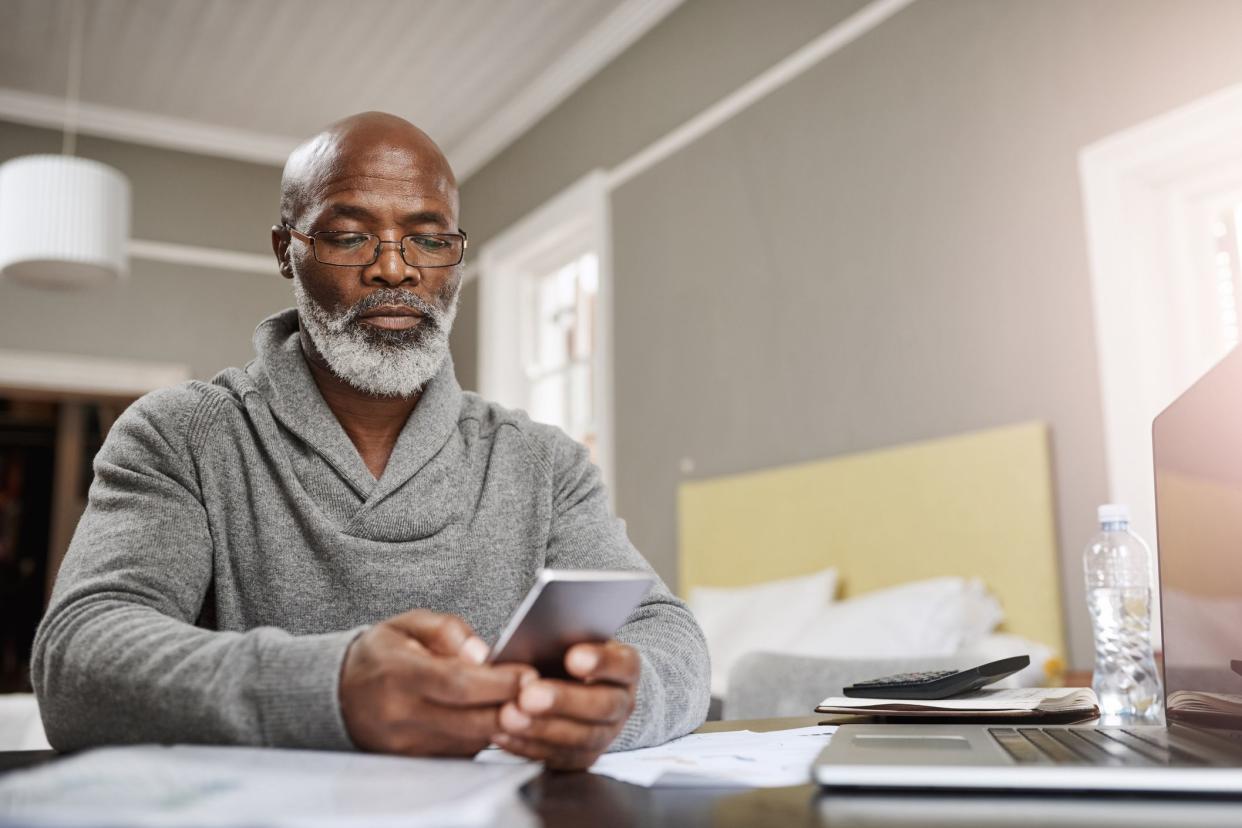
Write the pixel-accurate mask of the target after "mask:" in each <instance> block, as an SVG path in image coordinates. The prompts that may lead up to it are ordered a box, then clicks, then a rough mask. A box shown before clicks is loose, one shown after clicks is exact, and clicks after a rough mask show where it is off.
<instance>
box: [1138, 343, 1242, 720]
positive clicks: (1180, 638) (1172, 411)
mask: <svg viewBox="0 0 1242 828" xmlns="http://www.w3.org/2000/svg"><path fill="white" fill-rule="evenodd" d="M1152 443H1153V448H1154V453H1155V472H1156V526H1157V538H1158V541H1159V543H1158V549H1159V567H1160V592H1161V608H1162V614H1163V616H1164V677H1165V685H1164V686H1165V694H1166V698H1165V710H1166V713H1167V715H1168V720H1169V721H1170V722H1173V721H1182V722H1189V723H1193V724H1197V725H1200V726H1209V727H1225V728H1230V729H1242V348H1237V349H1235V350H1233V351H1232V352H1231V353H1230V354H1229V355H1228V356H1226V357H1225V358H1224V359H1223V360H1221V361H1220V362H1219V363H1218V364H1217V365H1216V366H1215V367H1214V368H1212V370H1210V371H1208V373H1207V374H1206V375H1204V376H1203V378H1202V379H1200V380H1199V381H1198V382H1196V383H1195V384H1194V385H1193V386H1191V387H1190V389H1189V390H1188V391H1186V392H1185V393H1184V394H1182V395H1181V396H1180V397H1178V398H1177V399H1176V400H1174V401H1173V403H1172V404H1171V405H1169V407H1168V408H1166V409H1165V410H1164V411H1163V412H1161V414H1160V415H1159V416H1158V417H1156V420H1155V422H1154V423H1153V425H1152Z"/></svg>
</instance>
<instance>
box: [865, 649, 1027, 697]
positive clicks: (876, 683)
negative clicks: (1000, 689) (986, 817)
mask: <svg viewBox="0 0 1242 828" xmlns="http://www.w3.org/2000/svg"><path fill="white" fill-rule="evenodd" d="M1030 663H1031V657H1030V656H1029V655H1020V656H1013V657H1012V658H1002V659H1001V660H1000V661H993V662H990V663H988V664H981V665H979V666H978V667H971V668H970V669H969V670H928V671H925V672H922V673H898V674H897V675H895V676H884V677H883V678H877V679H870V680H868V681H860V682H856V683H855V684H851V685H850V686H849V687H846V688H845V689H844V690H842V691H841V692H842V693H844V694H845V695H846V696H849V697H850V698H852V699H948V698H952V697H953V696H960V695H962V694H963V693H969V692H971V691H972V690H978V689H979V688H980V687H984V686H986V685H988V684H991V683H992V682H994V681H1000V680H1001V679H1003V678H1004V677H1005V676H1011V675H1013V674H1014V673H1016V672H1018V671H1019V670H1021V669H1023V668H1025V667H1027V666H1029V665H1030Z"/></svg>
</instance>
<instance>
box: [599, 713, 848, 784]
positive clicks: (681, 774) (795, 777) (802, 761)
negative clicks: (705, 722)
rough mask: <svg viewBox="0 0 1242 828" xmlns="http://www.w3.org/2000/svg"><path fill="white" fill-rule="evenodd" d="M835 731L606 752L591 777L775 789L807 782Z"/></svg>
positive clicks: (717, 736)
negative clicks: (601, 776)
mask: <svg viewBox="0 0 1242 828" xmlns="http://www.w3.org/2000/svg"><path fill="white" fill-rule="evenodd" d="M835 731H836V727H835V726H831V725H828V726H824V725H821V726H817V727H800V728H795V729H793V730H777V731H773V732H770V733H755V732H753V731H750V730H734V731H726V732H723V733H692V734H690V735H689V736H683V737H682V738H680V739H674V740H673V741H671V742H667V743H666V744H663V745H659V746H657V747H650V748H641V749H639V750H627V751H621V752H618V753H606V754H604V755H603V756H601V757H600V758H599V760H598V761H597V762H596V763H595V764H594V765H593V766H592V767H591V772H592V773H598V774H603V775H604V776H611V777H612V778H613V779H620V780H621V781H622V782H629V783H631V784H634V785H642V786H643V787H647V788H649V787H652V786H653V785H660V786H665V785H667V786H679V787H751V788H779V787H784V786H787V785H801V784H804V783H806V782H808V781H809V780H810V774H811V763H812V762H813V761H814V760H815V757H816V756H818V755H819V753H820V751H822V750H823V749H824V747H825V746H826V745H827V744H828V740H829V739H830V738H831V737H832V734H833V733H834V732H835Z"/></svg>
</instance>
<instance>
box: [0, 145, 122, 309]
mask: <svg viewBox="0 0 1242 828" xmlns="http://www.w3.org/2000/svg"><path fill="white" fill-rule="evenodd" d="M128 245H129V181H128V180H127V179H126V178H125V176H123V175H121V173H119V172H117V171H116V170H114V169H112V168H111V167H109V166H107V165H105V164H101V163H99V162H98V161H91V160H89V159H86V158H76V157H73V156H68V155H26V156H23V157H21V158H14V159H12V160H11V161H6V162H5V163H3V164H0V275H3V276H7V277H10V278H13V279H20V280H22V281H25V282H30V283H33V284H40V285H50V286H60V287H85V286H90V285H98V284H106V283H109V282H112V281H115V280H116V279H120V278H124V277H126V276H128V275H129V256H128V253H127V248H128Z"/></svg>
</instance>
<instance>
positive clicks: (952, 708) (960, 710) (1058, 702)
mask: <svg viewBox="0 0 1242 828" xmlns="http://www.w3.org/2000/svg"><path fill="white" fill-rule="evenodd" d="M815 712H817V713H853V714H862V715H868V716H918V717H923V716H942V717H956V718H987V719H992V718H1023V719H1034V718H1042V717H1057V716H1080V717H1086V716H1093V715H1096V714H1098V713H1099V706H1098V703H1097V700H1096V698H1095V693H1094V692H1092V690H1091V688H1089V687H1025V688H1020V689H1017V690H1005V689H984V690H976V691H975V692H973V693H967V694H965V695H962V696H954V697H953V698H951V699H862V698H851V697H848V696H830V697H829V698H826V699H824V700H823V701H822V702H820V703H819V707H816V708H815Z"/></svg>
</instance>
